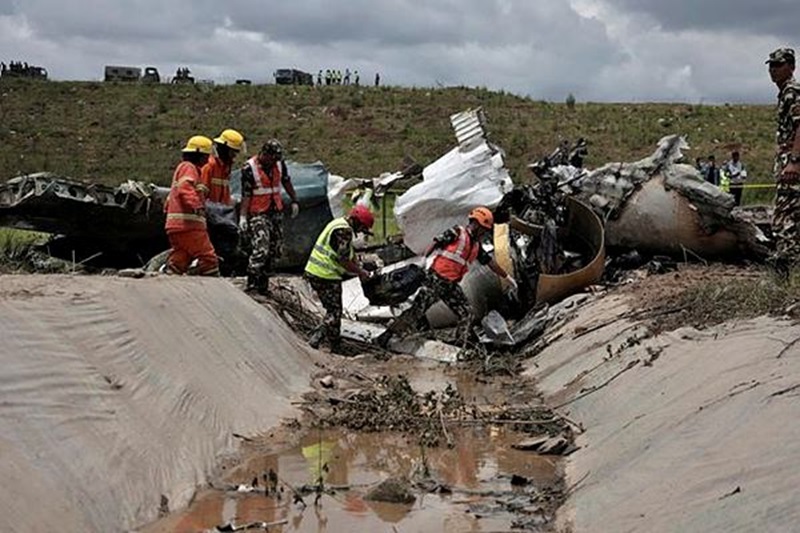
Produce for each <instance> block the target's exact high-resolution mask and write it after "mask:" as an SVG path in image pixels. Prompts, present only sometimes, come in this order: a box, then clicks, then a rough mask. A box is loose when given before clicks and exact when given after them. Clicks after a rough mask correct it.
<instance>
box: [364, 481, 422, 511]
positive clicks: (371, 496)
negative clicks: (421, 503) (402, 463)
mask: <svg viewBox="0 0 800 533" xmlns="http://www.w3.org/2000/svg"><path fill="white" fill-rule="evenodd" d="M364 499H365V500H372V501H376V502H388V503H403V504H406V505H410V504H412V503H414V502H415V501H416V500H417V497H416V496H414V493H413V492H411V484H410V483H409V482H408V480H407V479H403V478H388V479H384V480H383V481H381V482H380V483H379V484H378V485H377V486H376V487H373V488H372V489H370V490H369V492H367V494H366V495H365V496H364Z"/></svg>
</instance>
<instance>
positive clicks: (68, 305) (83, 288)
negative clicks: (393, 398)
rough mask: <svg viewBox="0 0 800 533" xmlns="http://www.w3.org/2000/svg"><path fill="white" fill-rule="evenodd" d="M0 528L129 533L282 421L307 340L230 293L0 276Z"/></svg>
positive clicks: (226, 287) (206, 283) (163, 283)
mask: <svg viewBox="0 0 800 533" xmlns="http://www.w3.org/2000/svg"><path fill="white" fill-rule="evenodd" d="M0 314H2V316H3V320H2V321H0V337H2V339H3V342H2V344H0V360H2V362H3V372H2V378H0V450H2V453H0V477H2V479H3V484H2V488H0V530H2V531H20V532H23V531H125V530H129V529H131V528H133V527H136V526H139V525H142V524H144V523H146V522H149V521H152V520H154V519H155V518H156V517H157V516H158V515H159V513H163V512H165V511H168V510H174V509H176V508H180V507H182V506H184V505H186V504H187V503H188V502H189V500H190V499H191V498H192V497H193V494H194V492H195V489H196V487H197V486H198V485H202V484H203V483H205V482H206V480H207V479H208V477H209V475H210V474H211V472H212V470H213V469H214V468H215V467H216V465H217V464H218V463H219V459H220V457H221V456H222V455H223V454H224V453H228V452H232V451H234V450H235V449H236V447H237V444H238V442H239V439H238V438H237V437H236V435H253V434H256V433H258V432H260V431H265V430H267V429H268V428H270V427H272V426H275V425H277V424H278V423H279V421H280V418H281V417H282V416H286V415H289V414H291V413H293V412H294V409H293V407H292V406H291V405H290V403H289V402H290V400H291V399H292V398H294V397H297V396H299V395H300V394H301V393H302V392H304V391H305V390H306V389H307V386H308V382H309V375H310V373H311V370H312V368H313V362H312V354H311V352H309V351H308V350H307V349H306V347H305V343H304V342H302V341H300V340H299V339H298V338H297V336H296V335H295V334H294V333H293V332H292V331H291V330H290V329H289V328H288V327H287V326H286V325H285V324H284V323H283V321H282V320H281V319H280V318H279V317H278V316H277V315H275V314H274V313H273V312H272V311H270V310H268V309H265V308H263V307H261V306H259V305H258V304H256V303H254V302H253V301H252V300H251V299H250V298H248V297H247V296H246V295H244V294H243V293H242V292H240V291H239V290H237V289H235V288H234V287H233V286H232V285H231V284H230V283H229V282H228V281H226V280H220V279H207V280H206V279H197V278H182V279H181V278H169V279H167V278H150V279H142V280H130V279H122V278H114V277H89V276H74V277H70V276H2V282H0Z"/></svg>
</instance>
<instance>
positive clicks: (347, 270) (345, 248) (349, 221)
mask: <svg viewBox="0 0 800 533" xmlns="http://www.w3.org/2000/svg"><path fill="white" fill-rule="evenodd" d="M374 223H375V217H374V216H373V215H372V212H371V211H370V210H369V209H368V208H367V207H365V206H363V205H356V206H355V207H353V209H351V210H350V213H349V214H348V215H347V216H346V217H340V218H335V219H333V220H332V221H330V222H329V223H328V225H327V226H325V229H323V230H322V233H320V234H319V237H317V242H316V243H315V244H314V248H312V249H311V255H310V256H309V257H308V262H307V263H306V268H305V278H306V280H308V283H309V285H311V288H312V289H314V292H316V293H317V296H318V297H319V299H320V301H321V302H322V306H323V307H324V308H325V318H324V319H323V320H322V323H321V324H320V325H319V326H317V328H316V329H315V330H314V331H313V332H312V333H311V337H310V338H309V340H308V343H309V344H310V345H311V346H312V347H313V348H318V347H319V346H320V344H321V343H322V341H323V340H327V341H328V342H329V344H330V347H331V349H332V350H336V349H338V347H339V341H340V335H341V332H340V329H341V324H342V277H343V276H344V275H345V274H350V275H353V276H358V277H359V278H361V279H362V280H365V279H367V278H369V277H370V274H369V273H368V272H367V271H366V270H364V269H363V268H361V266H360V265H359V263H358V262H357V261H356V256H355V251H354V250H353V238H354V237H355V234H357V233H364V234H367V235H371V234H372V232H371V230H372V225H373V224H374Z"/></svg>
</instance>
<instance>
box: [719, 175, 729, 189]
mask: <svg viewBox="0 0 800 533" xmlns="http://www.w3.org/2000/svg"><path fill="white" fill-rule="evenodd" d="M719 188H720V190H721V191H722V192H731V177H730V176H729V175H728V173H727V172H726V171H725V169H722V170H720V172H719Z"/></svg>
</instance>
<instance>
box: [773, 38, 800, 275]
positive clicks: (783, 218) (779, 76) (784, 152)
mask: <svg viewBox="0 0 800 533" xmlns="http://www.w3.org/2000/svg"><path fill="white" fill-rule="evenodd" d="M766 63H767V64H768V65H769V76H770V79H771V80H772V82H773V83H774V84H775V86H776V87H777V88H778V106H777V130H776V132H775V141H776V150H775V165H774V174H775V183H776V187H777V189H776V196H775V213H774V215H773V218H772V233H773V235H774V236H775V253H774V255H773V256H772V257H771V258H770V262H771V263H772V266H773V267H774V269H775V271H776V273H777V274H778V276H779V277H780V278H781V279H784V280H787V279H788V277H789V273H790V270H791V269H792V267H794V266H796V264H797V261H798V259H800V134H798V129H800V84H799V83H798V82H797V81H796V80H795V78H794V68H795V54H794V50H793V49H792V48H778V49H777V50H774V51H773V52H772V53H771V54H769V58H768V59H767V61H766Z"/></svg>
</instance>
